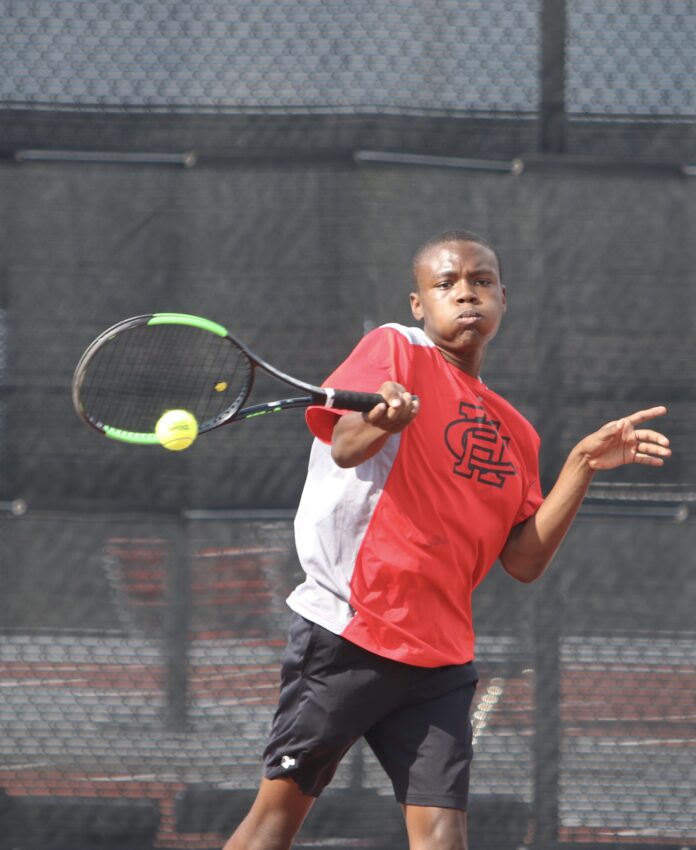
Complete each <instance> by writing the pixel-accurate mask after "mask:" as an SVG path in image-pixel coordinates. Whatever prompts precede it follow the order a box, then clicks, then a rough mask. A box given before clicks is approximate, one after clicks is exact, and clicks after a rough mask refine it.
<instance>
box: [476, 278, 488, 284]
mask: <svg viewBox="0 0 696 850" xmlns="http://www.w3.org/2000/svg"><path fill="white" fill-rule="evenodd" d="M490 285H491V281H490V280H489V279H488V278H487V277H480V278H478V279H477V280H476V286H490Z"/></svg>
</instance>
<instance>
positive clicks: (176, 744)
mask: <svg viewBox="0 0 696 850" xmlns="http://www.w3.org/2000/svg"><path fill="white" fill-rule="evenodd" d="M3 13H4V14H3V16H2V20H0V47H1V48H2V49H0V69H2V75H0V101H1V102H2V106H3V112H2V115H1V116H0V118H2V120H1V121H0V154H2V155H3V156H4V157H5V160H4V161H3V162H0V197H2V199H3V205H2V210H1V211H0V216H1V217H2V227H0V257H2V261H1V262H0V578H1V580H2V584H1V587H2V591H1V592H0V850H12V848H21V850H39V848H41V850H98V849H99V848H109V850H123V848H124V847H126V846H127V847H129V848H131V849H132V848H135V850H151V849H152V850H154V848H162V849H163V850H213V848H216V847H219V846H221V844H222V842H223V841H224V839H225V837H226V836H227V835H228V834H229V833H230V832H231V831H232V830H233V829H234V828H235V826H236V825H237V824H238V823H239V821H240V819H241V818H242V817H243V815H244V813H245V812H246V810H247V809H248V806H249V804H250V802H251V800H252V799H253V797H254V794H255V789H256V786H257V783H258V778H259V775H260V756H261V752H262V750H263V747H264V744H265V740H266V735H267V732H268V727H269V722H270V719H271V716H272V712H273V710H274V706H275V702H276V696H277V687H278V667H279V660H280V657H281V653H282V650H283V646H284V643H285V635H286V627H287V623H288V616H289V611H288V609H287V607H286V605H285V601H284V600H285V598H286V595H287V593H288V591H289V590H290V589H291V588H292V587H293V586H294V585H295V584H296V583H297V581H298V580H299V578H300V567H299V564H298V562H297V559H296V556H295V553H294V545H293V534H292V517H293V514H294V510H295V507H296V505H297V501H298V498H299V494H300V491H301V487H302V482H303V477H304V471H305V468H306V462H307V456H308V450H309V446H310V438H309V434H308V431H307V429H306V427H305V424H304V419H303V414H302V412H301V411H289V412H285V413H282V414H279V415H278V416H277V417H261V418H260V419H258V420H255V421H252V422H245V423H238V424H235V425H232V426H230V427H226V428H222V429H220V430H218V431H215V432H212V433H210V434H207V435H202V436H201V437H200V438H199V440H198V441H197V442H196V443H195V445H194V446H193V447H192V448H191V449H189V450H188V451H185V452H179V453H174V452H166V451H165V450H164V449H162V448H160V447H157V446H154V447H144V446H135V447H130V446H125V445H119V444H117V443H115V442H113V441H110V440H106V439H104V438H102V437H100V436H99V435H97V434H96V433H94V432H93V431H92V430H90V429H88V428H86V427H85V426H84V425H83V424H82V423H81V422H80V421H79V420H78V418H77V416H76V415H75V413H74V411H73V409H72V404H71V399H70V378H71V376H72V373H73V370H74V368H75V365H76V363H77V361H78V359H79V357H80V355H81V354H82V352H83V350H84V348H85V347H86V346H87V345H88V343H89V342H90V341H91V340H92V339H93V338H94V337H95V336H96V335H97V334H98V333H99V332H101V331H102V330H103V329H104V328H106V327H108V326H110V325H112V324H114V323H115V322H117V321H119V320H121V319H124V318H126V317H128V316H135V315H140V314H145V313H150V312H154V311H177V312H185V313H193V314H195V315H201V316H205V317H208V318H210V319H213V320H215V321H218V322H220V323H221V324H223V325H225V326H226V327H229V328H230V330H231V331H232V332H233V333H234V334H236V335H238V336H239V337H240V338H241V339H243V340H244V341H245V343H247V344H248V345H249V346H250V347H251V348H252V350H254V351H255V352H257V353H258V354H259V355H260V356H262V357H263V358H265V359H267V360H268V361H269V362H270V363H272V364H274V365H277V366H278V367H279V368H281V369H283V370H286V371H287V372H288V373H290V374H293V375H297V377H299V378H302V379H304V380H307V381H310V382H312V383H320V382H321V381H322V380H323V379H324V378H325V376H326V375H327V374H328V373H329V372H331V371H332V370H333V368H334V367H335V366H336V364H337V363H338V362H339V361H340V360H341V359H342V358H343V357H345V355H346V354H347V353H348V352H349V351H350V350H351V348H352V347H353V345H354V344H355V343H356V341H357V340H359V339H360V337H361V335H362V334H363V333H364V332H365V331H367V330H369V329H371V328H373V327H375V326H376V325H378V324H380V323H382V322H387V321H397V322H404V323H407V324H409V323H411V322H412V319H411V316H410V312H409V309H408V292H409V291H410V288H411V284H410V268H409V266H410V258H411V256H412V253H413V252H414V250H415V249H416V248H417V247H418V245H420V244H421V243H422V242H423V241H424V240H425V239H426V238H428V237H430V236H431V235H432V234H433V233H436V232H438V231H441V230H444V229H450V228H452V227H466V228H468V229H472V230H474V231H477V232H480V233H482V234H484V235H485V236H486V237H488V238H489V239H490V240H491V241H492V242H493V243H494V244H495V246H496V248H497V249H498V251H499V253H500V256H501V257H502V261H503V272H504V279H505V283H506V285H507V295H508V306H509V309H508V312H507V314H506V316H505V320H504V323H503V326H502V328H501V332H500V334H499V337H498V339H496V341H495V343H494V344H493V345H492V346H491V349H490V351H489V353H488V357H487V361H486V370H485V376H484V377H485V379H486V381H487V383H489V384H490V386H491V387H492V388H494V389H496V390H498V391H500V392H501V393H502V394H503V395H504V396H506V397H507V398H509V399H510V401H512V402H513V403H514V404H515V405H516V406H518V407H519V409H520V410H521V411H522V412H523V413H524V414H525V415H526V416H528V418H529V419H530V420H531V421H532V422H533V423H534V425H535V426H536V427H537V429H538V430H539V432H540V434H541V436H542V440H543V450H542V474H543V478H544V482H545V485H546V486H548V483H549V482H550V481H552V480H553V478H554V477H555V475H556V473H557V471H558V468H559V466H560V464H561V463H562V460H563V458H564V456H565V454H566V452H567V451H568V449H569V448H570V447H571V446H572V445H573V444H574V442H575V441H577V440H578V439H579V438H580V437H582V436H583V435H584V434H586V433H588V432H589V431H590V430H594V429H595V428H596V427H597V426H599V425H600V424H601V423H603V422H605V421H607V420H608V419H611V418H615V417H617V416H620V415H622V414H624V413H627V412H630V411H633V410H637V409H639V408H643V407H649V406H652V405H654V404H659V403H665V404H667V406H668V408H669V416H668V418H667V419H666V420H665V421H664V430H665V432H666V433H668V434H669V436H670V438H671V439H672V444H673V449H674V457H673V458H672V460H671V461H670V462H669V463H668V465H667V466H666V467H665V468H664V470H648V469H645V468H638V467H635V468H624V469H621V470H618V471H615V472H612V473H602V474H599V475H598V476H597V477H596V479H595V481H594V483H593V485H592V488H591V490H590V493H589V496H588V498H587V499H586V501H585V504H584V507H583V509H582V511H581V513H580V516H579V518H578V522H577V524H576V525H575V526H574V528H573V529H572V531H571V533H570V534H569V536H568V539H567V540H566V541H565V543H564V546H563V547H562V549H561V551H560V553H559V554H558V556H557V559H556V562H555V564H554V566H553V568H552V570H551V571H550V572H549V573H548V575H546V576H545V577H544V578H543V579H542V580H541V581H540V582H538V583H536V584H535V585H533V586H532V587H527V586H523V585H520V584H518V583H516V582H514V581H513V580H512V579H511V578H509V577H508V576H507V575H506V574H505V573H504V572H503V570H502V569H501V568H500V567H499V566H496V567H494V569H493V571H492V572H491V574H490V576H489V577H488V578H487V579H486V581H485V582H484V584H483V585H482V586H481V587H480V588H478V589H477V591H476V593H475V598H474V611H475V618H476V626H477V634H478V642H477V656H478V667H479V672H480V683H479V687H478V691H477V696H476V700H475V705H474V714H473V726H474V736H475V747H476V757H475V761H474V764H473V768H472V787H471V803H470V815H469V819H470V833H471V841H470V846H471V847H472V848H473V850H478V848H486V850H510V848H532V847H533V848H536V850H556V848H559V847H561V848H568V850H571V848H574V850H580V848H588V850H589V848H594V847H617V848H624V850H628V848H631V850H636V848H643V850H646V848H652V850H657V848H661V850H667V848H671V850H677V848H687V847H694V846H696V809H695V802H694V801H696V772H695V770H694V764H695V763H696V762H695V759H694V752H695V750H694V747H695V742H696V629H695V627H694V617H693V607H694V600H695V599H696V584H695V579H694V570H693V563H694V554H693V553H694V548H695V543H696V540H695V539H694V534H695V529H696V525H695V523H694V516H695V513H694V511H696V448H695V445H696V444H695V443H694V438H693V431H694V429H693V422H694V419H695V418H696V367H695V365H694V364H695V363H696V335H695V333H694V331H695V330H696V301H695V300H694V299H695V298H696V285H695V284H696V255H695V253H694V252H695V250H696V248H695V247H694V239H693V233H694V232H695V226H696V183H695V182H694V181H693V179H691V177H690V175H693V173H694V169H693V168H691V169H690V168H688V167H686V168H682V165H687V166H688V163H689V162H692V161H693V150H694V147H693V142H694V127H695V126H696V124H695V123H694V89H693V86H694V74H693V70H694V67H696V60H695V54H696V39H695V38H693V32H694V26H695V24H694V14H695V10H694V4H693V3H691V2H686V0H684V2H681V0H679V2H676V1H675V2H673V3H658V2H647V0H646V2H642V0H636V2H630V0H626V2H606V3H599V2H597V3H595V2H575V0H568V2H565V3H563V2H561V0H538V2H532V0H528V1H527V2H522V1H521V0H520V2H514V3H507V2H505V3H504V2H497V0H496V2H468V1H467V2H443V3H438V4H432V3H425V2H420V3H418V2H400V3H396V4H395V3H386V2H385V3H374V2H372V3H357V2H356V3H339V2H335V3H334V2H312V3H302V2H299V0H297V2H283V3H270V2H261V3H238V2H224V3H223V2H214V3H200V2H193V3H188V4H184V3H178V2H177V3H164V2H141V3H130V2H124V3H110V2H108V3H107V2H94V3H78V2H40V0H37V2H7V3H5V4H4V6H3ZM542 13H545V14H542ZM559 56H560V66H559V65H558V64H556V65H555V66H554V61H556V60H557V59H558V57H559ZM541 68H544V69H545V74H544V75H542V76H541V77H540V76H539V70H540V69H541ZM559 70H561V71H562V72H563V73H560V74H559V73H558V72H559ZM554 116H555V118H554ZM559 118H560V127H561V130H562V131H563V132H559V133H558V134H557V135H556V136H552V137H551V138H550V141H549V139H547V141H546V142H545V143H544V145H542V144H541V142H540V139H541V130H542V129H544V128H545V127H546V125H547V122H548V123H550V124H553V121H554V120H556V119H559ZM540 148H541V149H543V151H544V156H536V157H535V156H528V154H533V153H535V152H536V153H538V152H539V149H540ZM30 150H35V151H38V153H42V152H43V153H44V154H45V153H46V152H47V151H48V152H49V153H50V152H52V153H53V154H56V153H60V152H61V151H62V150H69V151H72V153H77V154H79V153H82V154H84V153H85V152H90V151H91V152H92V153H96V154H99V156H97V157H96V158H92V159H89V157H87V158H85V157H82V158H81V157H80V156H75V157H74V158H73V161H72V162H61V161H51V162H43V163H37V162H30V161H29V160H30V159H31V157H28V156H27V154H28V152H30ZM187 151H188V152H191V151H192V152H193V153H194V154H195V155H194V156H192V157H191V158H189V159H186V160H184V159H180V160H172V159H167V158H166V157H163V158H160V159H159V160H157V158H156V157H155V158H154V159H152V158H150V159H148V158H147V157H140V159H139V155H140V154H142V153H143V152H150V153H153V152H155V153H157V152H159V153H172V152H174V153H177V152H179V153H180V152H187ZM114 152H118V153H119V154H128V155H129V156H131V155H133V157H134V158H133V159H130V160H129V159H128V157H124V156H121V157H120V158H119V156H112V154H113V153H114ZM370 152H372V153H373V154H375V153H376V154H380V155H384V156H382V158H380V156H373V157H370V156H366V155H365V154H369V153H370ZM414 153H415V154H423V155H425V158H419V157H418V156H415V157H414V156H411V155H413V154H414ZM548 153H552V154H556V155H558V156H556V157H551V158H545V154H548ZM563 153H567V154H573V155H574V156H569V157H567V158H565V159H564V158H563V157H562V156H560V155H561V154H563ZM20 154H22V155H20ZM357 154H361V155H357ZM429 156H435V159H429V158H428V157H429ZM596 156H601V157H603V160H602V162H601V163H599V162H598V161H597V160H596V159H595V157H596ZM15 157H16V159H17V160H18V161H15V159H14V158H15ZM100 157H101V158H100ZM409 157H410V158H409ZM438 157H439V158H438ZM442 157H446V159H443V158H442ZM468 157H477V159H476V160H475V161H471V160H470V159H467V158H468ZM515 157H519V162H518V163H517V164H516V165H515V166H514V167H513V162H512V160H513V158H515ZM580 158H582V161H581V159H580ZM648 160H649V161H648ZM177 161H178V162H179V164H181V165H188V166H192V167H188V168H176V167H170V166H172V165H174V164H176V162H177ZM588 162H589V165H588ZM583 163H584V164H583ZM194 165H195V167H193V166H194ZM599 166H601V168H600V167H599ZM628 166H630V167H628ZM675 166H678V167H675ZM284 394H286V390H285V389H284V388H283V387H282V386H281V385H279V384H278V383H277V382H275V381H273V380H271V379H270V378H268V377H264V376H259V379H258V381H257V384H256V387H255V391H254V393H252V398H251V399H250V400H251V401H254V400H268V399H270V398H277V397H280V396H282V395H284ZM405 844H406V837H405V831H404V827H403V823H402V817H401V812H400V808H399V806H398V805H397V804H396V803H395V802H394V801H393V798H392V792H391V789H390V787H389V783H388V781H387V779H386V778H385V775H384V773H383V771H382V769H381V767H380V766H379V765H378V763H377V761H376V760H375V758H374V756H373V755H372V753H371V751H370V750H369V748H367V747H365V746H363V745H361V744H358V745H357V746H356V747H354V748H353V749H352V750H351V751H350V753H349V754H348V756H347V757H346V759H345V761H344V762H343V763H342V765H341V767H340V769H339V771H338V773H337V775H336V778H335V781H334V782H333V783H332V785H331V786H330V787H329V789H328V790H327V791H326V792H325V794H324V795H322V797H321V799H320V800H319V802H318V803H317V805H316V807H315V809H314V810H313V812H312V813H311V815H310V818H309V819H308V821H307V823H306V825H305V826H304V828H303V831H302V833H301V835H300V837H299V838H298V840H297V844H296V846H297V847H306V848H309V847H333V848H339V850H348V848H355V847H377V848H382V850H397V848H402V847H404V846H405Z"/></svg>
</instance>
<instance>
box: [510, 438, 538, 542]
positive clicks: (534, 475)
mask: <svg viewBox="0 0 696 850" xmlns="http://www.w3.org/2000/svg"><path fill="white" fill-rule="evenodd" d="M530 427H531V426H530ZM531 430H532V433H533V439H530V440H529V442H528V443H527V445H530V446H531V447H532V453H531V455H530V456H529V457H528V458H527V461H526V467H527V468H526V474H527V476H528V479H529V481H530V483H529V487H528V488H527V495H526V497H525V500H524V502H522V504H521V505H520V509H519V511H518V513H517V516H516V517H515V522H514V525H519V523H521V522H524V521H525V520H526V519H529V517H530V516H532V514H535V513H536V512H537V511H538V510H539V507H540V505H541V503H542V502H543V501H544V495H543V493H542V492H541V482H540V480H539V448H540V443H541V441H540V440H539V435H538V434H537V433H536V431H534V430H533V429H531Z"/></svg>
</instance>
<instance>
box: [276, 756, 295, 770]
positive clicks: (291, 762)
mask: <svg viewBox="0 0 696 850" xmlns="http://www.w3.org/2000/svg"><path fill="white" fill-rule="evenodd" d="M296 764H297V759H293V758H290V756H283V758H282V759H281V760H280V766H281V767H282V768H283V769H284V770H289V769H290V768H291V767H295V765H296Z"/></svg>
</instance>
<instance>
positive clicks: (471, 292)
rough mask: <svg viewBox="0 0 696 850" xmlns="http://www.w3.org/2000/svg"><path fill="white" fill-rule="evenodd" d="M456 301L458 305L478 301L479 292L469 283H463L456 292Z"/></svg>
mask: <svg viewBox="0 0 696 850" xmlns="http://www.w3.org/2000/svg"><path fill="white" fill-rule="evenodd" d="M456 299H457V302H458V303H461V304H466V303H469V302H471V301H478V292H477V290H476V287H475V286H473V285H472V284H470V283H469V282H468V281H463V282H462V283H461V284H460V285H459V286H458V287H457V291H456Z"/></svg>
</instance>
